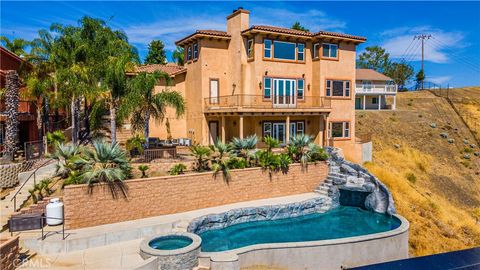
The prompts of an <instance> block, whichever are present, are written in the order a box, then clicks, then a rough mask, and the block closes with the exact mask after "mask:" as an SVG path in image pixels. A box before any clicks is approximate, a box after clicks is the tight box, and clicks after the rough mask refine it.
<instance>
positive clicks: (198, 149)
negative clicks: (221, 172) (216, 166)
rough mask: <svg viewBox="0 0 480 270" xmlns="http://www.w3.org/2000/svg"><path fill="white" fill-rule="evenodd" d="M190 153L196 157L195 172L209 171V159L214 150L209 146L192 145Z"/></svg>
mask: <svg viewBox="0 0 480 270" xmlns="http://www.w3.org/2000/svg"><path fill="white" fill-rule="evenodd" d="M189 149H190V152H192V154H193V155H194V156H195V159H196V162H195V170H196V171H198V172H203V171H208V170H209V167H208V158H209V157H210V155H211V154H212V150H211V149H210V148H209V147H207V146H202V145H198V144H197V145H192V146H190V148H189Z"/></svg>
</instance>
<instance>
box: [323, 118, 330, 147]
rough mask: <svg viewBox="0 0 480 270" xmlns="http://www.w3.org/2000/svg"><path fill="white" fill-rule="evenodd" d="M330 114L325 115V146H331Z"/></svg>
mask: <svg viewBox="0 0 480 270" xmlns="http://www.w3.org/2000/svg"><path fill="white" fill-rule="evenodd" d="M328 118H329V117H328V115H326V116H325V132H324V134H323V138H324V139H323V142H324V144H323V146H330V145H329V141H328V135H329V132H330V131H329V123H328Z"/></svg>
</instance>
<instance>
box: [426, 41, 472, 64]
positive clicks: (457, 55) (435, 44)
mask: <svg viewBox="0 0 480 270" xmlns="http://www.w3.org/2000/svg"><path fill="white" fill-rule="evenodd" d="M432 41H433V44H431V46H432V48H433V49H436V50H439V51H440V50H444V51H447V52H448V53H449V54H450V55H452V56H454V57H453V58H454V60H456V61H458V62H462V63H463V64H466V65H468V66H470V67H471V68H473V69H475V71H480V65H478V64H477V63H475V62H472V61H471V60H470V59H469V58H468V57H466V56H462V55H460V53H459V52H458V51H454V50H453V49H448V48H440V47H447V46H448V45H446V44H444V43H442V42H440V41H439V40H438V39H434V40H432Z"/></svg>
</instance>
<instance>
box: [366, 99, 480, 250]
mask: <svg viewBox="0 0 480 270" xmlns="http://www.w3.org/2000/svg"><path fill="white" fill-rule="evenodd" d="M462 91H463V90H462ZM475 91H478V94H479V95H480V90H475ZM475 91H473V92H471V91H470V90H469V91H463V92H462V94H461V95H464V97H465V96H470V95H472V96H473V95H476V94H477V92H475ZM470 92H471V93H470ZM472 100H475V98H474V97H472ZM468 105H472V106H473V108H472V110H473V111H476V110H480V102H479V103H476V102H472V103H469V104H468ZM477 106H478V107H477ZM432 126H434V127H432ZM443 132H446V133H448V138H449V139H453V140H454V142H453V143H449V142H448V139H445V138H442V137H441V136H440V133H443ZM357 133H358V134H366V133H372V141H373V147H374V152H373V159H374V160H373V162H371V163H367V164H365V166H366V167H367V168H368V169H369V170H370V171H371V172H372V173H374V174H375V175H376V176H377V177H379V178H380V179H381V180H382V181H384V183H386V184H387V185H388V186H389V187H390V188H391V190H392V192H393V194H394V199H395V202H396V205H397V210H398V212H399V213H400V214H401V215H403V216H405V217H406V218H407V219H408V220H409V221H410V222H411V224H410V225H411V229H410V248H411V249H410V253H411V254H412V255H426V254H432V253H438V252H445V251H451V250H458V249H463V248H467V247H473V246H479V245H480V221H479V220H480V157H475V156H474V155H473V152H474V151H480V149H479V148H478V146H475V147H474V148H471V146H470V144H476V142H475V139H474V137H473V136H472V133H471V132H470V131H469V129H468V127H467V126H466V125H465V123H464V122H463V121H462V119H461V118H460V117H459V116H458V115H457V114H456V113H455V111H454V110H453V108H452V106H451V105H450V104H449V103H448V102H447V101H446V99H444V98H442V97H437V96H435V95H433V94H432V93H430V92H426V91H425V92H415V93H399V94H398V98H397V111H395V112H391V111H382V112H376V111H359V112H357ZM465 155H470V159H466V158H465Z"/></svg>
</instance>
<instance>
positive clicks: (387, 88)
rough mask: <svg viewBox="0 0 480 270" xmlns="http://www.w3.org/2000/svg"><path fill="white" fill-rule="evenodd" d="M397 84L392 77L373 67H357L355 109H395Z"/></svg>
mask: <svg viewBox="0 0 480 270" xmlns="http://www.w3.org/2000/svg"><path fill="white" fill-rule="evenodd" d="M396 103H397V85H396V84H395V83H394V82H393V80H392V78H390V77H388V76H385V75H384V74H382V73H380V72H377V71H375V70H373V69H365V68H359V69H357V75H356V82H355V109H356V110H395V107H396Z"/></svg>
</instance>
